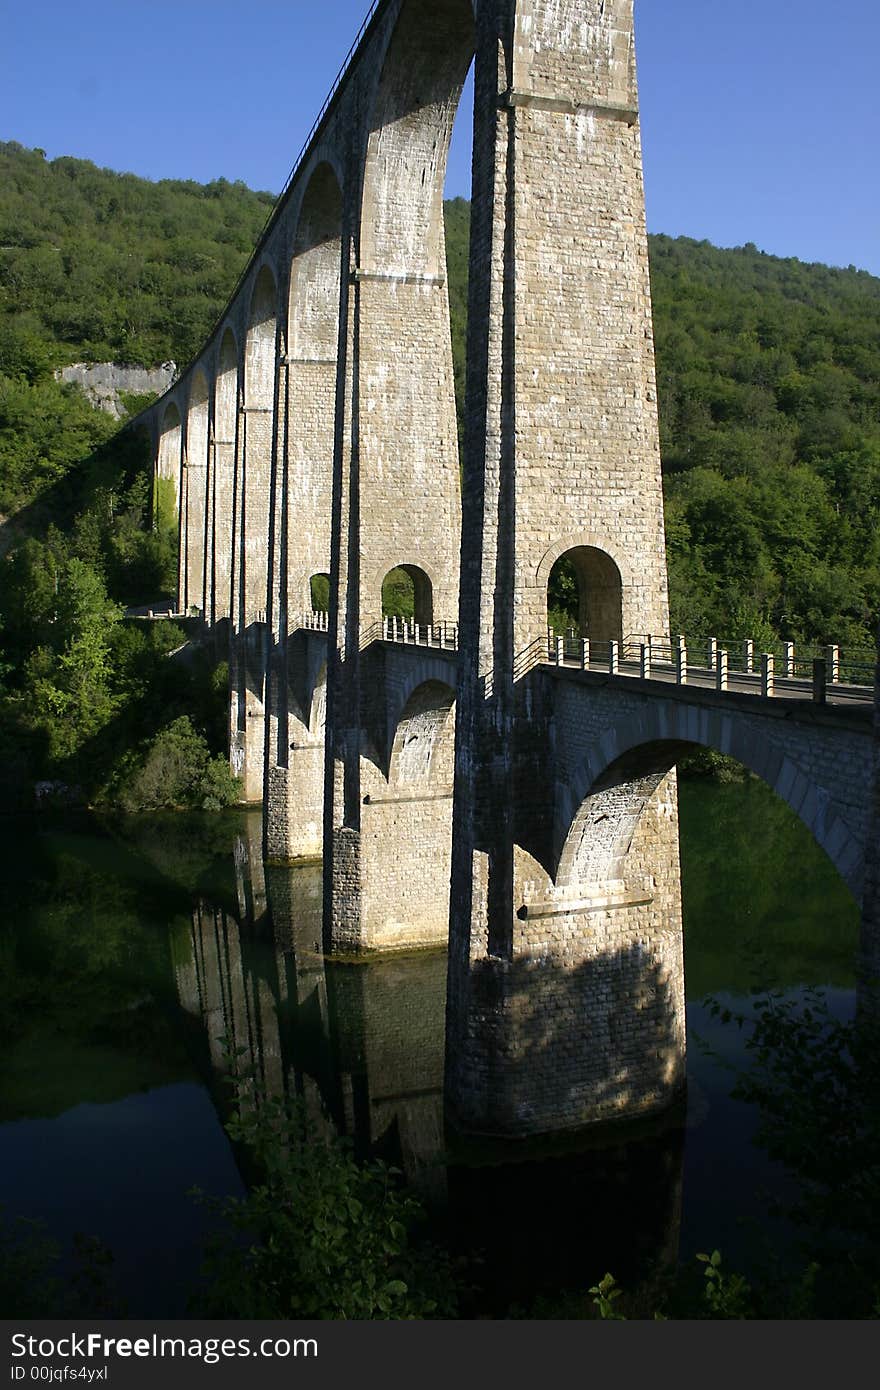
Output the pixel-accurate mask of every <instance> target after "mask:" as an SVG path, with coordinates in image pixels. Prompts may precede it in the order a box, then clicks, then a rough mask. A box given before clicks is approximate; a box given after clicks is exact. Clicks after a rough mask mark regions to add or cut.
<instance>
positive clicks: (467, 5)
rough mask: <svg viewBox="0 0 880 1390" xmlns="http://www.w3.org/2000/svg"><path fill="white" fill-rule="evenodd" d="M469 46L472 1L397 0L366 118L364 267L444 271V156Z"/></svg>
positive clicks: (470, 50)
mask: <svg viewBox="0 0 880 1390" xmlns="http://www.w3.org/2000/svg"><path fill="white" fill-rule="evenodd" d="M474 45H475V33H474V13H473V5H472V0H434V3H432V4H431V5H429V6H427V5H424V4H423V3H422V0H404V3H403V4H402V6H401V9H400V14H399V17H398V20H397V23H396V25H395V27H394V30H393V32H392V33H391V35H390V38H389V42H388V47H387V49H386V51H385V54H384V58H383V62H382V69H381V74H380V77H379V81H378V85H377V87H376V91H375V97H374V101H373V107H372V111H371V114H370V120H369V126H368V132H369V133H368V138H367V148H366V152H365V168H364V185H363V186H364V192H363V205H362V220H361V234H360V264H361V266H362V267H363V268H364V269H365V270H366V271H367V272H370V271H381V272H384V273H388V272H392V273H395V274H403V275H426V276H438V275H445V264H444V257H445V240H444V235H443V185H444V181H445V177H446V161H447V157H448V154H449V142H450V139H451V136H452V126H453V122H454V120H455V113H456V111H457V110H458V104H459V101H460V99H461V92H462V88H463V87H464V82H465V78H466V76H467V72H468V68H469V67H470V64H471V60H472V58H473V56H474Z"/></svg>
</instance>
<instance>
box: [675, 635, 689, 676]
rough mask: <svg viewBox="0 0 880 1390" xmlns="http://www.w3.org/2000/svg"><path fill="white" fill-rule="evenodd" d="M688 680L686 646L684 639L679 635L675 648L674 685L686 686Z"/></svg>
mask: <svg viewBox="0 0 880 1390" xmlns="http://www.w3.org/2000/svg"><path fill="white" fill-rule="evenodd" d="M687 678H688V659H687V645H686V643H685V640H684V637H683V636H682V635H679V638H678V645H677V647H676V648H675V683H676V685H687Z"/></svg>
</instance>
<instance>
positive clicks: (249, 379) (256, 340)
mask: <svg viewBox="0 0 880 1390" xmlns="http://www.w3.org/2000/svg"><path fill="white" fill-rule="evenodd" d="M277 298H278V296H277V290H276V288H275V277H274V276H273V274H272V271H271V270H270V269H269V267H268V266H267V265H264V266H263V268H262V270H261V271H260V273H259V275H258V276H257V281H256V284H255V285H254V292H253V295H252V297H251V312H250V319H249V327H248V335H247V347H246V350H245V361H244V397H245V400H244V404H245V410H260V409H268V408H271V406H272V402H273V399H274V393H275V318H276V313H277Z"/></svg>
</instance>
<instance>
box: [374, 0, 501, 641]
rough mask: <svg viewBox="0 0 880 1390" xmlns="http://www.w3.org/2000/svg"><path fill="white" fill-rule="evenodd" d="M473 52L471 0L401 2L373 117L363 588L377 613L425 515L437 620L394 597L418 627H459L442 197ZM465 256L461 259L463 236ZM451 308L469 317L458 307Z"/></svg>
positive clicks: (422, 536) (401, 614) (419, 596)
mask: <svg viewBox="0 0 880 1390" xmlns="http://www.w3.org/2000/svg"><path fill="white" fill-rule="evenodd" d="M473 55H474V16H473V6H472V4H471V0H435V3H432V4H431V5H424V4H421V3H418V2H417V0H404V3H402V4H401V5H400V6H399V8H398V14H397V18H396V22H395V23H394V25H393V27H392V26H389V30H388V43H387V48H386V49H385V52H384V55H383V60H382V67H381V72H380V74H379V79H378V82H377V84H376V87H375V90H374V95H373V98H372V103H371V106H370V107H369V109H368V110H367V112H366V120H367V129H368V139H367V147H366V157H365V161H364V167H363V194H362V200H361V206H360V227H359V233H360V240H359V257H358V271H359V275H358V279H357V281H356V283H355V286H354V290H353V298H354V299H355V300H356V301H357V302H359V303H360V304H361V306H362V307H363V314H362V318H361V336H360V342H359V357H358V370H359V384H360V390H361V399H362V400H364V401H365V402H366V401H369V406H368V408H365V409H363V410H362V412H361V416H360V427H359V454H360V459H361V461H362V475H361V476H362V478H363V479H365V480H366V482H365V485H364V490H363V492H362V495H361V498H360V503H361V510H360V522H361V545H362V552H361V553H362V557H363V560H362V570H361V573H362V578H364V577H367V579H368V583H369V586H370V587H369V588H368V587H367V584H366V583H365V584H364V586H363V592H364V594H365V595H366V594H369V593H370V592H371V593H372V594H373V603H374V605H375V606H374V607H373V609H372V612H373V613H376V610H377V609H378V603H377V602H376V600H377V599H378V593H377V588H378V584H377V581H378V579H379V578H380V577H381V574H382V570H381V569H380V568H379V567H380V565H382V564H383V562H384V559H385V556H386V555H387V553H388V550H389V548H392V547H393V550H396V551H397V552H398V553H401V551H403V549H404V547H405V546H408V544H409V539H408V538H409V537H410V536H411V535H412V534H413V519H414V518H416V517H417V518H418V537H419V539H418V545H419V554H420V556H421V558H422V559H423V561H424V562H425V564H426V566H427V568H428V569H429V570H430V572H431V574H432V575H433V576H434V579H435V583H434V589H433V592H432V595H431V606H430V612H429V611H428V606H427V603H426V602H424V601H423V599H424V593H425V589H424V585H422V584H421V583H420V581H417V582H416V586H415V588H416V591H415V592H414V593H412V594H411V595H408V596H404V593H403V591H402V581H401V580H400V576H396V577H395V580H396V583H397V585H398V586H400V592H398V594H397V595H396V597H395V598H393V599H392V600H391V602H390V604H389V606H387V607H386V609H385V615H386V616H388V617H392V618H394V617H398V618H409V617H414V618H415V621H417V622H419V623H426V622H427V621H438V620H440V619H443V620H444V621H452V620H453V619H454V617H455V615H456V613H457V606H458V574H457V569H458V556H459V552H460V534H461V488H460V478H459V455H458V425H457V417H456V398H455V371H454V365H453V354H452V346H451V341H452V340H451V333H450V305H449V294H448V289H447V270H446V264H445V261H446V254H445V251H446V240H445V230H444V212H443V190H444V182H445V176H446V169H447V161H448V151H449V144H450V138H451V134H452V128H453V123H454V119H455V115H456V112H457V109H458V106H459V101H460V98H461V93H462V88H463V85H464V82H465V78H466V75H467V71H468V68H469V66H470V63H471V60H472V58H473ZM460 220H461V219H460ZM459 253H460V255H461V256H462V258H463V256H464V245H463V238H460V240H459ZM457 307H458V308H459V309H461V310H463V305H462V304H461V303H459V304H458V305H457ZM461 318H463V313H461V314H460V319H459V321H460V320H461ZM459 366H460V367H461V355H459ZM403 421H405V422H406V424H405V428H402V422H403ZM392 512H393V515H394V517H395V518H396V522H397V524H396V526H395V530H396V532H397V534H396V535H395V536H393V538H392V537H391V536H390V535H389V515H390V514H391V513H392ZM392 553H393V552H392ZM374 585H376V587H373V586H374ZM408 598H410V599H411V600H412V603H413V608H412V610H409V608H408V602H407V599H408ZM364 616H365V617H366V616H367V615H366V614H365V615H364Z"/></svg>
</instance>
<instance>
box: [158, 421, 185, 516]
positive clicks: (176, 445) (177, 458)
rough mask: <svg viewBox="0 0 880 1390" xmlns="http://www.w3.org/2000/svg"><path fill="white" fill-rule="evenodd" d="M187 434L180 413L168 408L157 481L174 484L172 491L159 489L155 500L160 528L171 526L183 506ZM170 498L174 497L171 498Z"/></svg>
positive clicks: (159, 487)
mask: <svg viewBox="0 0 880 1390" xmlns="http://www.w3.org/2000/svg"><path fill="white" fill-rule="evenodd" d="M182 443H183V432H182V429H181V422H180V411H179V410H178V408H177V406H176V405H175V404H174V402H173V401H171V402H169V404H168V405H167V406H166V408H165V414H164V415H163V416H162V428H161V431H160V434H159V455H158V458H157V460H156V477H157V478H159V479H162V480H164V481H166V482H171V483H172V484H173V491H172V490H171V489H167V488H163V487H162V486H161V485H159V486H157V487H156V488H155V491H154V497H153V515H154V519H155V521H156V524H157V525H159V526H162V525H169V524H170V523H171V521H172V519H173V517H176V515H177V510H178V507H179V505H180V473H181V467H182V455H181V446H182ZM169 494H170V495H169Z"/></svg>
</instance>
